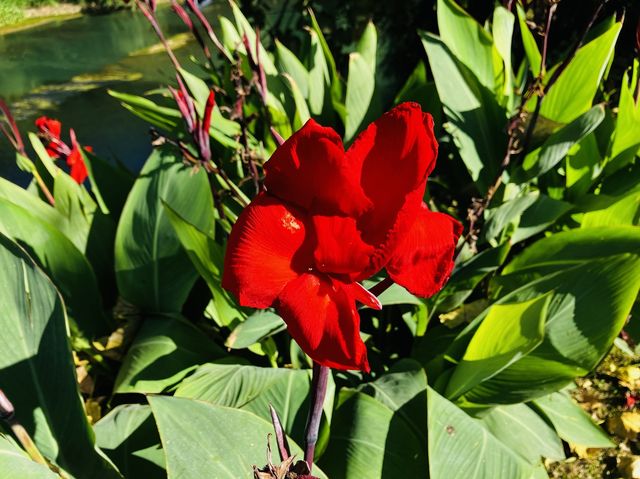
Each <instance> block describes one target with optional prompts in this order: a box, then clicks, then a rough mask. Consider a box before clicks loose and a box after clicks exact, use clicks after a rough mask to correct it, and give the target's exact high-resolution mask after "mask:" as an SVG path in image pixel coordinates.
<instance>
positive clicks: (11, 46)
mask: <svg viewBox="0 0 640 479" xmlns="http://www.w3.org/2000/svg"><path fill="white" fill-rule="evenodd" d="M218 5H220V3H218ZM218 12H220V7H216V6H213V7H210V8H208V9H207V10H205V13H206V14H207V16H208V17H209V18H212V17H214V16H216V15H217V14H218ZM158 18H159V21H160V24H161V25H162V27H163V31H164V32H165V35H166V36H167V37H171V38H172V43H173V44H174V46H175V47H177V48H178V50H177V51H176V54H177V56H178V58H180V59H181V61H182V63H183V65H185V66H188V65H189V60H188V57H189V55H196V56H199V53H200V52H199V49H198V48H197V46H196V45H195V44H194V42H191V41H190V38H189V36H188V35H186V34H185V33H184V32H185V27H184V25H183V24H182V23H181V21H180V20H179V19H178V18H177V17H176V16H175V15H174V14H173V12H172V11H171V10H170V9H169V8H167V7H164V8H159V9H158ZM156 44H157V38H156V37H155V35H154V33H153V31H152V30H151V27H150V25H149V24H148V23H147V21H146V19H145V18H144V17H143V16H142V15H140V14H137V13H134V12H131V11H121V12H117V13H114V14H110V15H103V16H84V17H81V18H77V19H73V20H69V21H65V22H51V23H48V24H46V25H43V26H41V27H36V28H32V29H28V30H23V31H19V32H15V33H10V34H7V35H0V96H2V97H3V98H4V99H5V100H6V101H7V103H9V105H10V107H11V108H12V110H13V111H14V114H15V116H16V118H17V120H18V126H19V127H20V130H21V132H22V133H23V136H24V137H25V138H26V132H27V131H33V130H34V127H33V122H34V120H35V118H37V117H38V116H40V115H47V116H51V117H55V118H59V119H60V120H61V121H62V122H63V126H64V127H65V129H68V128H69V127H73V128H74V129H75V131H76V133H77V135H78V138H79V140H80V142H81V143H83V144H85V145H91V146H93V148H94V150H95V151H96V152H97V153H98V154H99V155H101V156H104V157H106V158H117V159H119V160H120V161H122V162H123V163H125V164H126V165H128V166H129V167H131V168H132V169H138V168H139V167H140V166H141V164H142V162H143V161H144V159H145V158H146V156H147V154H148V153H149V151H150V146H149V137H148V134H147V130H148V126H147V125H146V124H145V123H144V122H143V121H141V120H139V119H137V118H136V117H134V116H133V115H132V114H131V113H129V112H128V111H126V110H125V109H124V108H122V107H121V106H120V105H119V103H118V102H117V101H116V100H115V99H113V98H111V97H110V96H109V95H108V94H107V89H109V88H111V89H115V90H119V91H124V92H127V93H134V94H141V93H143V92H144V91H147V90H150V89H153V88H157V87H158V86H160V85H162V84H164V83H166V82H167V81H170V80H171V78H172V77H173V75H174V73H173V69H172V67H171V64H170V62H169V60H168V59H167V57H166V55H165V54H164V52H163V51H162V50H160V49H158V48H156V47H154V45H156ZM149 47H151V48H149ZM14 158H15V157H14V153H13V151H12V150H11V148H10V147H9V144H8V143H7V142H6V141H5V140H4V138H0V175H1V176H4V177H6V178H9V179H12V180H17V181H20V182H21V183H24V182H25V181H26V180H27V179H26V177H25V176H24V175H23V174H22V173H21V172H19V171H18V169H17V167H16V166H15V161H14Z"/></svg>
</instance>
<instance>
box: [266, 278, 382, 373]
mask: <svg viewBox="0 0 640 479" xmlns="http://www.w3.org/2000/svg"><path fill="white" fill-rule="evenodd" d="M277 309H278V312H279V313H280V315H281V316H282V318H283V319H284V320H285V322H286V323H287V327H288V329H289V333H290V334H291V336H293V338H294V339H295V340H296V341H297V343H298V344H299V345H300V347H301V348H302V350H303V351H304V352H306V353H307V354H308V355H309V356H311V358H312V359H313V360H314V361H316V362H318V363H320V364H322V365H323V366H329V367H331V368H336V369H360V370H363V371H369V363H368V361H367V348H366V346H365V345H364V343H363V342H362V339H361V338H360V316H358V311H357V309H356V305H355V299H354V297H353V295H352V290H351V289H350V288H349V287H348V285H345V284H343V283H340V282H338V281H335V280H332V279H330V278H329V277H328V276H326V275H320V276H318V275H315V274H312V273H307V274H303V275H302V276H300V277H298V278H297V279H295V280H293V281H291V282H290V283H289V284H288V285H287V286H286V288H285V289H284V290H283V291H282V293H281V294H280V297H279V298H278V304H277Z"/></svg>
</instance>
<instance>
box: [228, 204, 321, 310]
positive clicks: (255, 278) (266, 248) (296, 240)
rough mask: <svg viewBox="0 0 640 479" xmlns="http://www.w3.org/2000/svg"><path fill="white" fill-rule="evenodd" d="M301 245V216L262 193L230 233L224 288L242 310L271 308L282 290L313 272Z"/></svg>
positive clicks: (302, 241) (241, 215) (246, 209)
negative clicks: (307, 271) (309, 271)
mask: <svg viewBox="0 0 640 479" xmlns="http://www.w3.org/2000/svg"><path fill="white" fill-rule="evenodd" d="M304 240H305V224H304V218H303V214H302V213H301V212H300V211H298V210H297V209H296V208H293V207H289V206H287V205H285V204H284V203H283V202H281V201H280V200H279V199H277V198H274V197H272V196H270V195H268V194H266V193H260V194H259V195H258V196H256V198H255V199H254V200H253V201H252V202H251V204H250V205H249V206H247V207H246V208H245V209H244V210H243V211H242V213H241V214H240V216H239V217H238V220H237V221H236V223H235V225H234V226H233V229H232V230H231V234H230V235H229V241H228V243H227V252H226V255H225V261H224V272H223V275H222V287H223V288H225V289H226V290H228V291H230V292H231V293H233V294H234V295H235V297H236V298H237V299H238V301H239V303H240V304H241V305H243V306H250V307H254V308H266V307H269V306H271V305H272V304H273V302H274V301H275V299H276V298H277V296H278V295H279V294H280V292H281V291H282V289H283V288H284V287H285V285H286V284H287V283H288V282H290V281H292V280H293V279H295V278H297V277H298V276H299V274H300V273H302V272H304V271H306V270H307V269H308V268H309V267H310V266H311V262H312V259H311V255H310V253H309V254H305V253H304V249H303V248H302V246H303V243H304Z"/></svg>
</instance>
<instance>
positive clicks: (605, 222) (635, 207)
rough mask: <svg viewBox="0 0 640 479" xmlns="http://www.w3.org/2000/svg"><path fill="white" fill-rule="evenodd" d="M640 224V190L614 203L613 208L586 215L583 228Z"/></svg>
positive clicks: (583, 218)
mask: <svg viewBox="0 0 640 479" xmlns="http://www.w3.org/2000/svg"><path fill="white" fill-rule="evenodd" d="M639 224H640V188H637V189H636V190H635V191H632V192H631V193H629V194H628V195H626V196H623V197H622V198H621V199H619V200H618V201H616V202H615V203H613V204H612V205H611V206H609V207H607V208H604V209H601V210H597V211H591V212H589V213H586V214H585V215H584V216H583V217H582V222H581V225H582V228H594V227H599V226H638V225H639Z"/></svg>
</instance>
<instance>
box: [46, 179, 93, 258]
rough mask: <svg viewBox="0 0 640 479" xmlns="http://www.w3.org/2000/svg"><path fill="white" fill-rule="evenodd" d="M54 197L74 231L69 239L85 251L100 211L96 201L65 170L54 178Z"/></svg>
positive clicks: (57, 206)
mask: <svg viewBox="0 0 640 479" xmlns="http://www.w3.org/2000/svg"><path fill="white" fill-rule="evenodd" d="M53 197H54V198H55V200H56V204H55V209H56V210H58V211H59V212H60V214H61V215H62V216H64V217H65V218H66V220H67V223H68V225H69V229H70V231H72V232H73V233H72V236H71V237H70V238H69V239H70V240H71V241H72V242H73V244H74V245H75V246H76V247H77V248H78V249H79V250H80V251H83V252H84V251H85V250H86V249H87V240H88V238H89V230H90V229H91V226H92V223H93V218H94V216H95V214H96V213H97V211H99V210H98V208H97V205H96V202H95V201H94V200H93V198H91V196H90V195H89V193H88V192H87V190H85V189H84V187H82V186H80V185H79V184H78V183H76V182H75V180H74V179H73V178H71V177H70V176H69V175H67V174H66V173H65V172H63V171H60V173H59V174H58V175H56V177H55V178H54V179H53Z"/></svg>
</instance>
